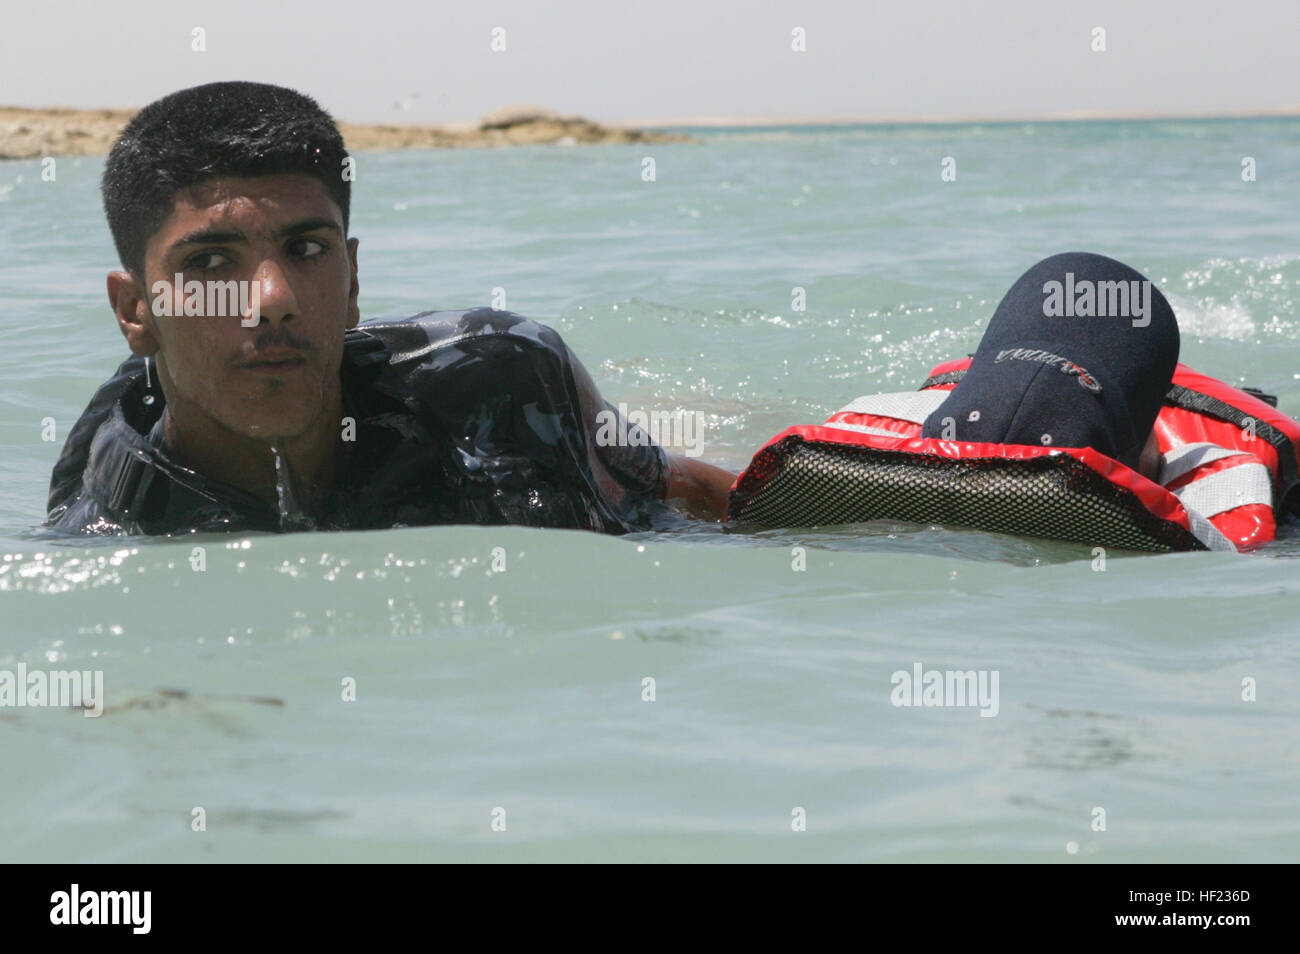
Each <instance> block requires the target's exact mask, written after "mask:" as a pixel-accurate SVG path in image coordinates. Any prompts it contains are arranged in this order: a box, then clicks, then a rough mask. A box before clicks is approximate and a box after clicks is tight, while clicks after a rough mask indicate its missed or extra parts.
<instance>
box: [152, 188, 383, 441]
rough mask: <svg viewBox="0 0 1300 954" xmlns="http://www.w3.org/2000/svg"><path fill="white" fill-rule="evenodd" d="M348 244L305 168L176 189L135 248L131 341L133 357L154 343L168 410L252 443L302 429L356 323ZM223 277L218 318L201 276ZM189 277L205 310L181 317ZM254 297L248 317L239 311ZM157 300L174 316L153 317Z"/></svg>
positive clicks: (332, 378)
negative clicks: (138, 268) (141, 264)
mask: <svg viewBox="0 0 1300 954" xmlns="http://www.w3.org/2000/svg"><path fill="white" fill-rule="evenodd" d="M356 252H357V243H356V240H355V239H352V240H351V241H348V240H347V239H346V236H345V234H344V231H343V217H342V213H341V211H340V209H339V208H338V206H337V205H336V204H335V203H334V201H333V200H332V199H331V198H330V197H329V195H328V193H326V191H325V188H324V186H323V185H322V184H321V183H320V182H319V181H318V180H316V179H314V178H312V177H311V176H306V175H299V174H287V173H286V174H277V175H268V176H260V177H257V178H252V179H244V178H233V177H231V178H217V179H212V180H209V181H208V182H205V183H203V184H201V185H199V186H197V187H195V188H192V189H184V190H181V191H179V192H178V193H177V194H176V200H175V206H174V208H173V209H172V213H171V215H170V216H169V217H168V219H167V221H166V222H164V223H163V225H162V226H161V227H160V228H159V229H158V230H157V231H156V232H155V233H154V234H153V235H152V236H151V237H150V239H149V243H148V246H147V248H146V251H145V275H144V279H145V288H144V293H145V295H146V297H145V299H144V302H143V307H141V306H139V305H137V309H136V311H137V314H139V313H140V312H141V311H144V312H146V314H144V315H143V324H144V329H142V331H141V332H140V338H141V340H142V341H143V349H142V348H140V347H137V342H136V341H135V340H132V345H133V349H134V350H136V353H137V354H140V353H148V349H149V344H150V342H151V341H152V342H153V343H156V346H157V349H158V376H159V379H160V381H161V383H162V386H163V389H164V392H165V393H166V396H167V401H168V405H169V407H170V408H171V413H172V414H173V417H175V418H177V419H179V420H180V421H182V422H185V421H187V419H188V421H189V422H194V421H196V419H198V418H200V417H207V418H210V419H211V420H212V421H215V422H216V423H218V424H220V425H221V426H222V427H224V428H225V429H227V430H229V431H231V432H233V433H235V434H238V435H241V436H244V437H250V438H255V439H258V440H267V441H270V440H276V439H290V438H294V437H297V436H299V435H302V434H303V433H305V432H306V431H307V430H308V428H309V427H310V426H311V424H312V423H313V422H314V421H316V420H317V418H318V417H319V415H320V414H321V413H322V412H323V411H324V409H325V408H326V407H327V406H328V403H327V399H328V398H330V397H331V396H332V395H333V394H334V393H335V392H337V390H338V387H339V379H338V371H339V364H340V361H341V360H342V354H343V335H344V332H345V331H346V330H347V329H349V328H352V327H354V326H355V325H356V324H357V321H358V319H359V313H358V311H357V258H356ZM178 273H179V274H180V275H181V276H182V283H183V284H182V286H181V287H177V286H176V278H175V276H176V275H177V274H178ZM231 281H234V282H237V283H240V284H239V285H237V286H234V287H236V288H238V289H239V291H240V292H241V293H242V294H241V298H240V301H241V303H242V305H241V307H240V308H238V309H235V310H234V311H233V312H232V311H230V310H225V309H218V314H219V315H220V316H216V315H214V314H213V312H211V311H209V310H207V306H208V301H209V299H208V298H207V295H206V290H207V289H208V288H209V287H210V286H209V284H208V283H215V282H221V283H226V282H231ZM160 282H161V283H162V284H159V283H160ZM192 282H201V283H203V288H204V290H205V296H204V309H205V310H204V316H203V317H196V316H186V315H185V314H184V305H185V301H186V293H187V286H188V289H189V290H190V291H192V290H193V288H194V286H193V285H191V283H192ZM244 283H247V284H244ZM218 287H220V288H222V289H223V293H222V295H221V296H219V297H217V298H216V299H215V300H216V301H224V302H228V301H229V300H230V299H229V298H226V297H225V293H226V292H225V290H228V289H229V288H230V287H231V286H218ZM253 302H256V303H257V308H258V310H259V312H260V322H259V323H257V324H256V325H252V320H251V319H252V315H251V314H250V312H249V311H248V310H245V306H247V305H251V304H252V303H253ZM160 303H163V304H166V305H170V306H171V308H172V310H173V316H172V317H160V316H158V315H157V314H156V312H157V311H159V310H160V308H159V307H158V305H159V304H160ZM128 337H129V338H130V337H132V336H131V334H129V333H128ZM205 423H210V422H205Z"/></svg>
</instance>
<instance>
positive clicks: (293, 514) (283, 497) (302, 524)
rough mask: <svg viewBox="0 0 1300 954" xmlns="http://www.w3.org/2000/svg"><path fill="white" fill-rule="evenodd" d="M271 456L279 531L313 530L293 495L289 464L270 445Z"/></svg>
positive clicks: (311, 521)
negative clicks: (273, 467) (273, 462)
mask: <svg viewBox="0 0 1300 954" xmlns="http://www.w3.org/2000/svg"><path fill="white" fill-rule="evenodd" d="M271 456H272V457H274V458H275V496H276V503H277V506H278V507H279V510H280V529H281V530H315V529H316V523H315V521H314V520H312V518H311V516H310V515H309V514H307V513H306V512H305V511H304V510H303V509H302V507H301V506H300V505H299V503H298V495H297V494H296V493H294V489H293V475H292V474H291V473H290V472H289V463H288V461H286V460H285V459H284V455H283V454H281V453H280V449H279V448H278V447H276V446H275V445H274V444H272V445H271Z"/></svg>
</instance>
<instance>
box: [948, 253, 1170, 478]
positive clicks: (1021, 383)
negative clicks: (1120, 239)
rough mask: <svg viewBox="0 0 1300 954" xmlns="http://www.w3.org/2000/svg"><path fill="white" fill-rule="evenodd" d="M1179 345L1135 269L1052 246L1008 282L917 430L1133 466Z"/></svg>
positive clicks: (1162, 305)
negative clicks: (957, 375) (1068, 450)
mask: <svg viewBox="0 0 1300 954" xmlns="http://www.w3.org/2000/svg"><path fill="white" fill-rule="evenodd" d="M1178 345H1179V337H1178V322H1177V320H1176V319H1175V317H1174V312H1173V309H1172V308H1171V307H1170V305H1169V302H1168V301H1166V300H1165V297H1164V295H1162V294H1161V293H1160V291H1159V289H1157V288H1156V287H1155V286H1154V285H1153V284H1152V283H1151V282H1150V281H1149V280H1148V279H1146V278H1145V277H1144V276H1143V275H1142V274H1141V273H1139V272H1137V271H1134V270H1133V269H1132V268H1129V267H1128V266H1127V265H1125V264H1123V263H1122V262H1117V261H1115V260H1114V259H1110V258H1106V257H1105V256H1102V255H1094V254H1091V253H1088V252H1067V253H1064V254H1061V255H1053V256H1052V257H1051V258H1047V259H1044V260H1043V261H1041V262H1039V263H1038V264H1037V265H1035V266H1033V267H1032V268H1031V269H1029V271H1027V272H1026V273H1025V274H1024V275H1022V276H1021V277H1020V278H1019V279H1018V280H1017V281H1016V283H1015V284H1014V285H1012V286H1011V290H1010V291H1008V292H1007V294H1006V296H1005V297H1004V298H1003V299H1002V301H1001V302H1000V303H999V304H998V307H997V310H996V311H995V312H994V313H993V317H992V319H990V321H989V326H988V328H987V329H986V330H985V332H984V337H983V338H982V339H981V341H980V344H979V348H978V349H977V350H976V352H975V357H974V359H973V360H972V361H971V365H970V368H969V370H968V371H967V372H966V374H965V376H964V377H963V378H962V379H961V381H960V382H958V384H957V386H956V387H955V388H953V390H952V393H951V394H950V395H949V396H948V398H947V399H946V400H945V401H944V402H943V404H941V405H940V406H939V408H938V409H937V410H936V411H935V412H934V413H933V414H931V415H930V417H929V418H928V419H927V420H926V422H925V425H924V427H923V429H922V434H923V436H925V437H935V438H945V439H955V440H959V441H973V442H988V443H1003V444H1029V445H1039V446H1057V447H1091V448H1093V449H1095V450H1098V451H1100V452H1101V453H1103V454H1105V455H1107V456H1108V457H1111V458H1114V459H1115V460H1118V461H1120V462H1121V463H1123V464H1126V465H1127V466H1129V467H1131V468H1133V469H1138V467H1139V466H1140V464H1141V461H1142V456H1143V451H1144V449H1147V445H1148V438H1149V437H1150V435H1151V433H1152V428H1153V426H1154V425H1155V421H1156V417H1157V415H1158V414H1159V413H1160V408H1161V406H1162V405H1163V403H1164V398H1165V395H1166V394H1167V393H1168V391H1169V386H1170V382H1171V380H1172V378H1173V373H1174V367H1175V366H1176V365H1177V363H1178ZM1148 455H1149V449H1148ZM1147 469H1150V462H1149V461H1148V464H1147Z"/></svg>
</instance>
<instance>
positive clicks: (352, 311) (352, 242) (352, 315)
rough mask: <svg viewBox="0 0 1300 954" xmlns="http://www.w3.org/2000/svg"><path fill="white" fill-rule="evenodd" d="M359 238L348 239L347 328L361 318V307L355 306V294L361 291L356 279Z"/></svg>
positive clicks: (354, 325)
mask: <svg viewBox="0 0 1300 954" xmlns="http://www.w3.org/2000/svg"><path fill="white" fill-rule="evenodd" d="M360 245H361V242H360V240H359V239H354V238H350V239H348V262H349V263H350V266H351V270H352V277H351V282H352V284H351V285H350V286H349V287H348V323H347V327H348V328H349V329H352V328H355V327H356V326H357V322H359V321H360V320H361V309H360V308H358V307H357V295H358V294H360V292H361V284H360V282H359V281H358V280H357V249H358V248H359V247H360Z"/></svg>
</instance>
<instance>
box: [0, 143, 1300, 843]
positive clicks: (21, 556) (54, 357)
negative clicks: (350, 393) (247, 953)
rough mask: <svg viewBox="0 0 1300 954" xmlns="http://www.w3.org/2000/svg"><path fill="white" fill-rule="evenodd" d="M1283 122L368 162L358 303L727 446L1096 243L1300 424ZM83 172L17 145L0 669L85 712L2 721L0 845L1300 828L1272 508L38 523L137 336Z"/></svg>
mask: <svg viewBox="0 0 1300 954" xmlns="http://www.w3.org/2000/svg"><path fill="white" fill-rule="evenodd" d="M1298 146H1300V122H1297V121H1295V120H1234V121H1204V122H1190V121H1178V122H1172V121H1167V122H1122V123H1102V122H1097V123H1077V124H1052V123H1043V124H1031V125H1022V124H1005V125H1001V124H998V125H953V126H913V127H903V126H899V127H870V128H867V127H864V128H839V129H830V128H800V129H784V128H771V129H758V130H746V131H725V130H704V131H702V132H700V133H698V134H697V141H695V142H692V143H685V144H671V145H652V146H644V145H641V146H602V147H590V148H586V147H584V148H564V147H537V148H532V147H530V148H517V149H505V150H498V151H479V150H466V151H459V150H447V151H434V152H417V151H413V152H401V153H362V154H360V156H359V161H358V175H357V181H356V183H355V191H354V200H353V201H354V206H353V220H352V231H353V234H354V235H356V236H357V237H359V238H360V240H361V252H360V260H361V289H362V291H361V303H362V313H363V316H364V317H370V316H377V315H381V314H392V313H396V312H414V311H417V310H423V309H428V308H460V307H469V306H473V305H480V304H486V303H488V302H489V300H490V299H491V297H492V295H493V293H494V290H496V289H502V290H504V293H505V295H506V305H507V307H509V308H510V309H511V310H514V311H518V312H520V313H522V314H525V315H528V316H530V317H533V318H536V319H539V320H541V321H544V322H546V323H548V324H551V325H552V326H554V327H555V328H557V329H558V330H560V332H561V333H562V334H563V335H564V337H565V340H566V341H567V342H568V343H569V344H570V345H571V347H572V348H573V349H574V351H575V352H576V353H577V354H578V355H579V356H580V358H581V359H582V360H583V362H584V363H585V364H586V366H587V367H588V368H589V369H590V370H591V372H592V374H593V376H594V378H595V379H596V381H597V383H598V384H599V385H600V387H601V389H602V392H603V393H604V395H605V397H606V398H608V399H609V400H611V401H613V402H615V403H618V402H623V403H626V404H627V405H628V406H630V407H637V408H645V409H662V410H668V411H673V410H679V409H680V410H687V411H691V412H695V413H697V414H699V415H701V416H702V418H703V420H704V421H705V422H706V425H707V427H706V430H705V432H704V454H703V459H705V460H708V461H711V462H713V463H717V464H720V465H722V466H725V467H729V468H731V469H733V470H739V469H740V468H742V467H743V466H744V465H745V463H746V462H747V461H748V459H749V458H750V456H751V455H752V454H753V452H754V451H755V450H756V449H757V448H758V447H759V446H760V445H761V444H763V443H764V442H765V441H766V440H767V439H768V438H770V437H771V436H773V435H774V434H775V433H777V432H779V431H780V430H782V429H784V428H785V427H787V426H789V425H791V424H796V423H815V422H820V421H821V420H823V419H824V418H825V417H826V415H827V414H828V413H829V412H831V411H833V410H835V409H837V408H839V407H840V406H842V405H843V404H845V403H847V402H848V401H849V400H851V399H852V398H854V397H857V396H858V395H861V394H869V393H873V392H877V391H892V390H906V389H911V388H914V387H916V386H917V385H919V383H920V382H921V380H922V379H923V378H924V377H925V374H926V372H927V371H928V370H929V369H930V368H931V367H932V366H933V365H935V364H937V363H938V362H940V361H943V360H945V359H948V358H950V357H957V356H960V355H963V354H966V353H968V352H970V351H972V350H973V349H974V346H975V344H976V343H977V341H978V340H979V336H980V333H981V331H982V329H983V327H984V324H985V322H986V321H987V318H988V316H989V314H990V313H991V312H992V309H993V308H994V306H995V305H996V303H997V301H998V299H999V298H1000V296H1001V295H1002V293H1003V292H1004V291H1005V290H1006V289H1007V287H1008V286H1009V285H1010V284H1011V282H1012V281H1014V280H1015V278H1016V277H1017V276H1019V275H1020V273H1021V272H1022V271H1024V269H1026V268H1027V267H1028V266H1029V265H1031V264H1032V263H1033V262H1034V261H1036V260H1037V259H1039V258H1042V257H1044V256H1046V255H1048V254H1051V253H1053V252H1058V251H1065V250H1072V249H1081V250H1089V251H1096V252H1101V253H1103V254H1107V255H1110V256H1113V257H1116V258H1119V259H1121V260H1123V261H1126V262H1128V263H1129V264H1131V265H1133V266H1134V267H1136V268H1138V269H1139V270H1141V271H1142V272H1144V273H1145V274H1146V275H1147V276H1149V277H1150V278H1152V279H1153V280H1155V281H1156V282H1157V283H1158V284H1159V286H1160V287H1161V288H1162V289H1163V290H1164V292H1165V293H1166V295H1167V296H1168V297H1169V299H1170V301H1171V302H1172V304H1173V305H1174V308H1175V310H1176V312H1177V314H1178V318H1179V323H1180V327H1181V329H1182V337H1183V344H1182V355H1181V358H1182V360H1183V361H1184V362H1185V363H1187V364H1189V365H1191V366H1192V367H1194V368H1196V369H1197V370H1201V371H1204V372H1206V373H1209V374H1212V375H1214V376H1216V377H1219V378H1222V379H1224V380H1227V381H1229V382H1231V383H1234V384H1238V385H1242V384H1244V385H1250V386H1255V387H1260V388H1263V389H1264V390H1266V391H1269V392H1271V393H1273V394H1276V395H1278V397H1279V407H1280V408H1281V409H1282V410H1283V411H1285V412H1287V413H1290V414H1291V415H1293V416H1300V309H1298V308H1297V298H1298V297H1300V148H1297V147H1298ZM647 157H650V158H653V159H654V160H655V163H654V165H655V178H654V181H650V182H647V181H645V179H644V178H643V175H642V173H643V169H644V168H645V164H644V162H643V160H644V159H645V158H647ZM944 157H952V158H953V159H954V160H955V163H956V166H955V167H956V172H957V177H956V181H953V182H944V181H942V180H941V178H940V172H941V163H942V160H943V159H944ZM1247 157H1249V158H1250V159H1252V160H1254V167H1255V179H1254V181H1243V178H1242V170H1243V159H1245V158H1247ZM101 170H102V160H101V159H80V160H77V159H60V160H58V164H57V179H56V180H55V181H54V182H46V181H43V180H42V177H41V165H40V163H39V162H35V161H30V162H15V161H9V162H0V255H2V256H3V261H4V263H5V264H4V269H3V272H0V301H3V304H4V306H5V312H6V316H7V317H6V319H5V321H4V322H3V323H0V381H2V382H3V391H2V392H0V670H6V669H8V670H14V669H16V667H17V666H19V665H20V664H24V665H26V666H27V667H28V668H29V669H37V668H44V669H61V670H70V669H78V670H83V669H84V670H102V671H103V673H104V686H105V694H106V700H105V705H106V708H105V711H104V714H103V715H102V716H101V717H99V718H94V719H90V718H83V716H82V714H81V713H79V712H70V711H67V710H61V709H51V708H13V707H9V708H0V753H3V757H4V764H5V767H6V771H5V772H3V773H0V860H6V861H154V860H180V861H242V860H284V861H288V860H319V861H342V860H388V859H392V860H398V859H401V860H485V861H510V860H520V861H540V860H551V861H572V860H612V861H632V860H755V861H772V860H825V861H943V860H947V861H968V860H972V861H973V860H979V861H1049V862H1054V861H1059V862H1063V863H1085V862H1107V861H1175V860H1178V861H1189V860H1199V861H1211V860H1225V861H1290V860H1295V859H1296V858H1297V856H1300V816H1298V814H1297V812H1296V804H1297V802H1296V795H1295V793H1296V790H1297V783H1300V731H1298V729H1300V702H1297V694H1296V692H1295V686H1296V685H1297V683H1300V658H1298V656H1297V651H1296V644H1297V637H1298V630H1300V627H1298V626H1297V622H1296V620H1297V616H1300V582H1298V580H1300V576H1298V574H1297V564H1296V563H1295V558H1296V557H1297V555H1300V533H1296V532H1295V530H1294V528H1293V527H1285V528H1284V529H1283V534H1282V538H1281V539H1280V540H1279V541H1277V542H1276V543H1274V544H1271V545H1270V546H1268V547H1266V548H1265V549H1264V550H1263V551H1261V552H1260V553H1257V554H1254V555H1250V556H1238V555H1230V554H1209V553H1195V554H1173V555H1136V554H1135V555H1127V554H1119V553H1112V554H1110V555H1109V559H1108V561H1107V563H1106V565H1105V569H1104V570H1101V571H1099V570H1097V569H1095V566H1096V564H1095V561H1094V560H1093V558H1092V555H1091V553H1090V551H1089V549H1088V548H1087V547H1083V546H1075V545H1070V544H1063V543H1054V542H1048V541H1041V540H1028V539H1019V538H1013V537H1006V536H998V535H991V534H982V533H976V532H970V531H963V530H958V529H953V528H943V527H926V526H915V525H894V524H872V525H865V526H855V527H836V528H827V529H823V530H800V531H768V532H763V533H743V534H724V533H721V532H719V531H718V529H717V528H716V527H715V526H712V525H708V524H695V525H692V526H691V527H689V528H688V529H687V530H685V531H683V532H679V533H672V534H669V533H662V534H649V533H648V534H637V535H633V536H631V537H624V538H615V537H602V536H598V535H595V534H589V533H583V532H576V531H550V530H533V529H522V528H485V527H438V528H407V529H399V530H391V531H385V532H366V533H335V534H302V533H299V534H285V535H257V534H254V535H247V536H238V537H229V538H227V537H219V536H204V537H201V538H198V539H186V540H183V541H167V540H150V539H143V538H122V539H105V540H93V541H77V540H72V541H50V540H47V539H41V538H39V537H36V536H33V535H32V534H31V533H30V531H31V529H32V528H33V527H35V526H36V525H37V524H39V523H40V521H41V520H42V519H43V517H44V503H45V495H46V491H47V488H48V481H49V473H50V468H51V466H52V465H53V463H54V460H55V459H56V457H57V455H58V452H59V450H60V448H61V446H62V441H63V439H64V438H65V437H66V434H67V431H68V429H69V428H70V427H71V425H72V423H73V422H74V421H75V420H76V417H77V416H78V414H79V413H80V411H81V410H82V408H83V407H84V406H85V404H86V402H87V401H88V399H89V397H90V395H91V394H92V393H93V391H94V388H95V387H96V386H97V385H98V384H99V383H100V382H102V381H103V380H104V378H105V377H107V375H108V374H109V373H110V372H111V371H112V370H113V369H114V368H115V367H116V366H117V364H118V363H119V362H120V361H121V360H122V359H123V358H124V357H125V355H126V351H125V347H124V344H123V342H122V339H121V337H120V335H119V333H118V331H117V330H116V327H115V325H114V322H113V318H112V315H111V313H110V311H109V309H108V306H107V300H106V296H105V292H104V274H105V272H106V271H107V270H108V269H110V268H112V267H115V266H116V261H115V258H114V255H113V251H112V243H111V241H110V238H109V235H108V232H107V228H106V226H105V224H104V221H103V214H102V211H101V208H100V204H99V199H98V194H97V181H98V176H99V174H100V172H101ZM796 288H801V289H803V290H804V294H805V295H806V301H807V308H806V310H804V311H797V310H794V309H793V308H792V300H793V295H794V289H796ZM46 418H53V419H54V421H55V423H56V430H57V440H56V441H45V440H42V431H43V422H44V421H45V419H46ZM196 546H201V547H203V548H204V555H205V567H206V568H205V569H204V570H203V571H201V572H199V571H196V570H194V569H193V568H192V564H191V556H192V553H193V548H194V547H196ZM795 548H802V550H796V549H795ZM801 565H802V567H803V568H802V569H800V568H799V567H800V566H801ZM918 663H919V664H921V665H922V666H923V667H924V668H925V669H937V670H984V671H989V672H992V671H996V672H997V673H998V674H999V705H998V710H997V714H996V716H995V717H981V715H980V712H979V710H978V709H977V708H972V707H965V708H959V707H952V708H943V707H934V708H927V707H903V706H895V705H893V704H892V702H891V689H892V688H893V686H892V683H891V680H892V677H893V674H894V673H895V672H898V671H905V672H910V671H912V669H913V666H914V665H916V664H918ZM647 679H652V680H653V690H654V692H653V701H648V699H647V696H648V694H649V693H648V690H647V688H646V687H647V685H649V684H648V683H647V682H646V680H647ZM1243 680H1253V684H1254V686H1255V695H1254V699H1253V701H1246V700H1244V699H1243ZM349 681H350V682H349ZM348 685H353V686H355V701H344V699H343V696H344V695H345V691H346V687H347V686H348ZM196 809H202V812H201V813H199V812H196ZM1098 809H1101V810H1102V811H1103V813H1104V815H1099V814H1098V811H1097V810H1098ZM199 816H201V817H202V818H203V819H204V823H205V827H206V830H203V831H195V830H193V829H194V827H195V822H194V820H195V818H196V817H199ZM1099 818H1104V830H1101V829H1100V828H1099V827H1098V819H1099ZM502 829H503V830H502ZM799 829H802V830H799Z"/></svg>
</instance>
